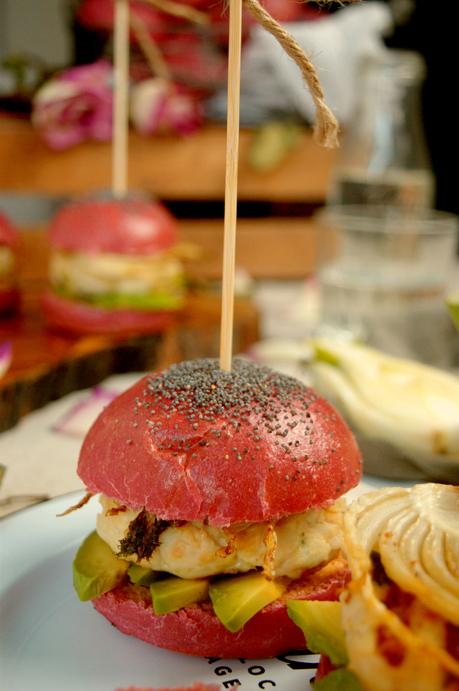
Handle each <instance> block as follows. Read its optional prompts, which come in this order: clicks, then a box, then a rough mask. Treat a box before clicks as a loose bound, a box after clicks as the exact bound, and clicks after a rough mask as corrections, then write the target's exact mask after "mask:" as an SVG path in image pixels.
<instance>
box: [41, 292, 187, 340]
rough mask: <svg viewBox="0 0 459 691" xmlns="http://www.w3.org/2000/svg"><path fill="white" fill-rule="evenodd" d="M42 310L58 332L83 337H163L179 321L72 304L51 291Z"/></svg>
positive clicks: (155, 314) (170, 315) (150, 313)
mask: <svg viewBox="0 0 459 691" xmlns="http://www.w3.org/2000/svg"><path fill="white" fill-rule="evenodd" d="M42 310H43V314H44V316H45V320H46V322H47V324H49V325H50V326H52V327H53V328H54V329H57V330H59V331H64V332H69V333H81V334H101V333H104V334H107V333H109V334H111V335H114V336H127V335H130V334H142V333H159V332H162V331H164V330H165V329H167V328H168V327H170V326H171V325H172V324H173V323H174V321H175V320H176V319H177V312H170V311H158V312H153V311H147V310H133V309H131V310H129V309H104V308H102V307H96V306H94V305H90V304H88V303H84V302H77V301H76V300H68V299H66V298H64V297H62V296H60V295H57V294H56V293H53V292H51V291H50V290H49V291H47V292H46V293H45V294H44V295H43V297H42Z"/></svg>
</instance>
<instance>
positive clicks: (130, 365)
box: [0, 231, 258, 431]
mask: <svg viewBox="0 0 459 691" xmlns="http://www.w3.org/2000/svg"><path fill="white" fill-rule="evenodd" d="M47 255H48V250H47V246H46V241H45V237H44V233H42V232H37V231H34V232H32V231H31V232H26V233H23V236H22V243H21V249H20V254H19V274H20V288H21V297H22V299H21V310H20V312H19V313H18V314H17V315H15V316H12V317H9V318H5V317H3V318H0V343H1V342H3V341H9V342H11V344H12V348H13V359H12V363H11V366H10V368H9V370H8V371H7V373H6V374H5V375H4V377H3V378H2V379H1V380H0V431H3V430H5V429H8V428H10V427H12V426H13V425H14V424H15V423H16V422H17V421H18V420H19V419H20V418H21V417H22V416H23V415H25V414H26V413H28V412H30V411H32V410H35V409H36V408H39V407H40V406H43V405H45V404H46V403H48V402H50V401H52V400H55V399H57V398H60V397H61V396H63V395H65V394H67V393H69V392H71V391H75V390H77V389H82V388H86V387H88V386H92V385H94V384H96V383H98V382H100V381H102V380H103V379H105V378H106V377H107V376H109V375H110V374H114V373H120V372H129V371H131V372H134V371H145V370H151V369H154V368H156V367H163V366H166V365H167V364H170V363H171V362H176V361H178V360H181V359H189V358H193V357H218V346H219V327H220V295H219V294H217V293H211V292H210V291H204V290H202V291H201V292H198V293H195V294H192V295H190V296H189V298H188V302H187V305H186V308H185V309H184V311H183V313H182V314H181V315H180V317H178V319H177V323H176V324H175V325H174V326H173V327H172V328H171V329H169V330H167V331H166V332H164V333H162V334H151V335H146V336H145V335H144V336H133V337H129V338H126V337H124V338H120V337H116V338H115V337H106V336H85V337H74V336H70V335H67V334H63V333H59V332H55V331H51V330H49V329H47V328H46V325H45V323H44V320H43V317H42V314H41V310H40V297H41V294H42V293H43V291H44V290H45V288H46V284H47V279H46V272H47V264H48V261H47ZM235 315H236V320H235V331H234V342H235V352H242V351H244V350H245V349H247V347H248V346H249V345H250V344H251V343H253V342H254V341H255V340H256V339H257V337H258V315H257V311H256V309H255V307H254V306H253V304H252V303H251V301H250V300H248V299H237V300H236V304H235Z"/></svg>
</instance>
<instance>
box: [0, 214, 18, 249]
mask: <svg viewBox="0 0 459 691" xmlns="http://www.w3.org/2000/svg"><path fill="white" fill-rule="evenodd" d="M17 241H18V233H17V231H16V229H15V228H14V226H13V224H12V223H11V222H10V221H9V220H8V218H7V217H6V216H5V214H3V213H2V212H1V211H0V245H7V246H8V247H15V246H16V244H17Z"/></svg>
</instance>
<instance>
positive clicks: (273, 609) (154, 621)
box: [93, 559, 349, 659]
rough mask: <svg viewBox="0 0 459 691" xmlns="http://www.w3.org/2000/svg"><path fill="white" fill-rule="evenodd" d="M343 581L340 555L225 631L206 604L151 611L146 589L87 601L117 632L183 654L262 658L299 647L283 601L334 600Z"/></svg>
mask: <svg viewBox="0 0 459 691" xmlns="http://www.w3.org/2000/svg"><path fill="white" fill-rule="evenodd" d="M348 580H349V572H348V570H347V568H346V567H345V566H344V563H343V561H342V560H341V559H336V560H334V561H332V562H330V563H329V564H327V565H326V566H325V567H324V568H323V569H316V570H315V571H314V572H312V573H310V572H305V573H304V574H303V576H302V578H301V579H299V580H298V581H294V582H293V583H292V584H291V585H290V588H289V590H287V591H286V592H285V593H284V595H283V597H282V598H281V599H280V600H276V601H275V602H272V603H271V604H270V605H267V606H266V607H264V608H263V609H262V610H261V611H260V612H258V613H257V614H256V615H255V616H254V617H252V618H251V619H250V620H249V621H248V622H247V624H246V625H245V626H244V627H243V628H242V629H241V630H240V631H238V632H237V633H230V632H229V631H228V630H227V629H226V628H225V627H224V626H223V624H221V622H220V621H219V620H218V619H217V617H216V616H215V614H214V613H213V610H212V607H211V606H210V604H208V603H203V604H195V605H191V606H189V607H186V608H184V609H181V610H179V611H178V612H171V613H169V614H163V615H161V616H158V615H156V614H155V613H154V611H153V608H152V605H151V599H150V597H149V592H148V589H146V588H141V587H138V586H133V585H123V586H119V587H117V588H115V589H114V590H111V591H110V592H108V593H105V594H104V595H101V596H99V597H98V598H96V599H95V600H93V605H94V607H95V608H96V610H97V611H98V612H100V614H103V615H104V616H105V617H106V618H107V619H108V620H109V621H110V622H111V623H112V624H114V625H115V626H116V627H117V628H118V629H119V630H120V631H121V632H122V633H125V634H128V635H131V636H136V637H137V638H140V639H141V640H143V641H146V642H147V643H152V644H153V645H156V646H158V647H160V648H167V649H168V650H174V651H176V652H180V653H186V654H188V655H199V656H203V655H204V656H207V657H221V658H239V657H243V658H248V659H263V658H267V657H275V656H276V655H279V654H281V653H285V652H287V651H288V650H303V649H304V647H305V642H304V634H303V632H302V631H301V629H300V628H299V627H298V626H296V624H294V623H293V621H292V620H291V619H290V618H289V616H288V613H287V606H286V601H287V600H288V599H299V600H336V599H337V597H338V595H339V593H340V592H341V590H342V589H343V588H344V586H345V585H346V582H347V581H348Z"/></svg>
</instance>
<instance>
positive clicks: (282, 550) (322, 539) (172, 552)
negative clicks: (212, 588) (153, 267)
mask: <svg viewBox="0 0 459 691" xmlns="http://www.w3.org/2000/svg"><path fill="white" fill-rule="evenodd" d="M100 501H101V504H102V509H103V511H102V513H100V514H99V516H98V517H97V532H98V534H99V536H100V537H101V538H102V539H103V540H105V542H106V543H107V544H108V545H109V546H110V547H111V549H112V550H113V551H114V552H119V545H120V541H121V540H122V539H123V538H125V537H126V535H127V532H128V528H129V523H130V522H131V521H133V520H134V518H135V517H136V516H137V515H138V514H139V511H138V510H137V511H136V510H130V509H127V510H126V511H122V512H118V513H114V514H111V515H110V513H109V512H110V510H111V509H116V508H118V507H119V504H117V502H115V501H113V500H111V499H108V498H107V497H104V496H102V497H101V500H100ZM341 515H342V514H341V508H340V503H337V504H334V505H333V506H332V507H331V508H329V509H311V510H310V511H307V512H305V513H301V514H295V515H293V516H289V517H288V518H283V519H281V520H280V521H277V522H276V523H274V524H271V523H251V524H239V525H237V526H231V527H229V528H216V527H214V526H210V525H204V524H203V523H200V522H198V521H190V522H188V523H185V524H184V525H181V526H179V527H173V526H171V527H169V528H167V529H166V530H164V532H163V533H161V536H160V539H159V545H158V547H157V548H156V549H155V550H154V552H153V554H152V555H151V557H150V558H149V559H142V560H140V561H138V560H137V558H136V555H130V556H128V557H126V558H127V559H128V560H130V561H134V562H136V563H139V564H140V565H141V566H145V567H148V568H150V569H154V570H155V571H167V572H169V573H172V574H175V575H176V576H179V577H181V578H202V577H206V576H212V575H215V574H220V573H239V572H246V571H250V570H251V569H254V568H257V567H262V568H263V569H264V570H265V572H266V573H267V574H268V575H270V576H273V577H274V576H276V577H278V576H289V577H290V578H298V577H299V576H300V575H301V573H302V572H303V571H304V570H305V569H310V568H313V567H314V566H317V565H318V564H320V563H322V562H324V561H328V560H329V559H330V558H331V557H332V556H334V554H335V553H336V552H337V551H338V550H339V548H340V545H341ZM123 558H124V557H123Z"/></svg>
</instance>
